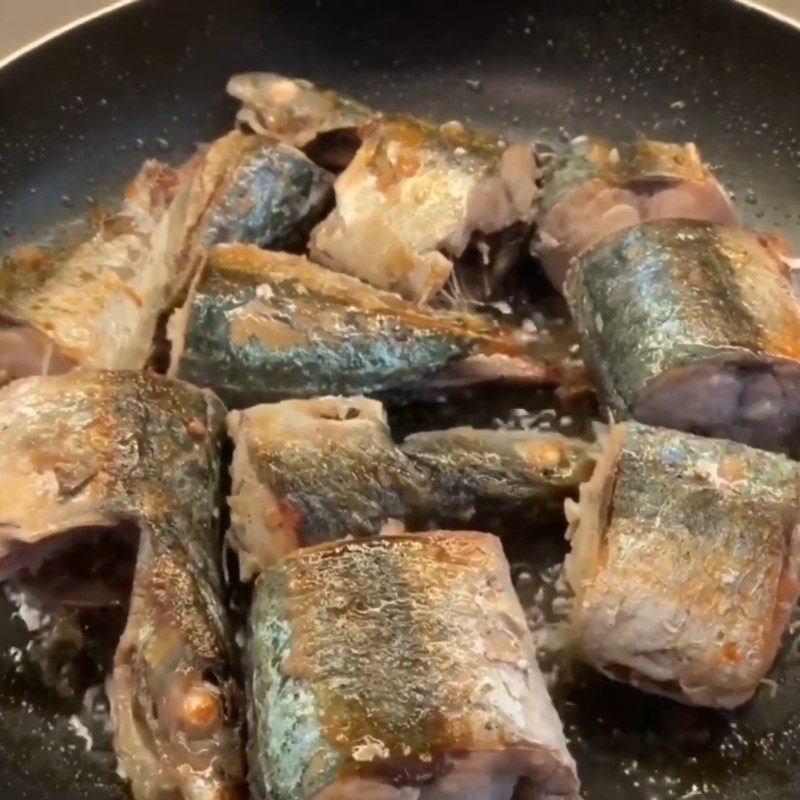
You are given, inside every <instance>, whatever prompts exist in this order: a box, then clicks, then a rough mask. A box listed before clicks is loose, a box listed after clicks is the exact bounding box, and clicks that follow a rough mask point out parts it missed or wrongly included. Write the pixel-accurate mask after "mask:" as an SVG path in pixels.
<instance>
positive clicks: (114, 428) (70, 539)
mask: <svg viewBox="0 0 800 800" xmlns="http://www.w3.org/2000/svg"><path fill="white" fill-rule="evenodd" d="M217 406H219V403H218V401H216V399H215V398H213V397H212V395H211V394H210V392H205V391H202V390H200V389H196V388H194V387H191V386H188V385H187V384H183V383H179V382H177V381H169V380H167V379H165V378H162V377H159V376H155V375H148V374H146V373H139V372H132V371H119V372H116V371H93V370H73V371H72V372H70V373H67V374H64V375H53V376H47V377H30V378H23V379H20V380H18V381H15V382H13V383H11V384H9V385H8V386H6V387H4V388H3V389H1V390H0V474H1V475H2V476H3V480H2V482H0V509H2V510H1V511H0V580H8V579H9V578H12V577H13V578H15V579H17V580H18V581H20V582H22V583H23V584H24V585H25V586H26V587H29V588H30V589H31V590H32V591H34V592H35V593H37V594H42V593H46V595H47V596H48V597H49V598H52V599H54V600H57V601H58V603H59V604H63V605H77V606H84V605H107V604H111V603H116V604H122V605H125V604H127V601H128V596H129V594H130V580H131V577H132V573H133V566H134V563H135V560H136V550H137V547H138V541H139V536H140V528H139V524H138V522H137V520H139V519H141V518H144V517H146V516H147V513H148V508H149V507H150V506H151V505H152V503H153V502H154V498H155V496H156V495H155V492H156V490H158V492H159V493H160V492H161V491H162V489H163V487H165V486H166V487H167V490H166V491H167V495H166V501H168V502H169V504H170V514H171V515H172V516H173V517H174V516H177V515H178V514H179V513H184V511H185V510H186V509H191V508H192V507H193V506H194V505H196V504H197V503H198V502H199V499H198V496H197V494H196V493H198V492H202V491H204V490H205V489H206V488H207V487H206V485H205V484H204V483H202V482H200V483H198V482H196V481H191V480H190V478H191V477H192V475H193V471H194V470H197V469H199V466H198V464H202V460H201V459H203V458H206V459H207V457H208V456H207V453H206V450H207V447H208V446H207V444H206V441H205V440H206V437H207V436H208V430H207V422H206V419H207V417H208V415H209V413H210V411H209V409H216V408H217ZM167 461H168V462H169V463H170V464H171V465H172V466H171V470H170V471H169V472H165V471H164V463H166V462H167ZM208 502H210V500H209V501H208Z"/></svg>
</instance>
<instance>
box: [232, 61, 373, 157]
mask: <svg viewBox="0 0 800 800" xmlns="http://www.w3.org/2000/svg"><path fill="white" fill-rule="evenodd" d="M228 94H230V95H231V96H232V97H234V98H236V99H237V100H239V101H240V102H241V103H242V107H241V109H240V110H239V113H238V115H237V117H236V119H237V121H238V122H239V123H240V124H241V125H242V126H243V127H245V128H246V129H248V130H251V131H255V132H256V133H261V134H264V135H266V136H271V137H274V138H276V139H278V140H279V141H281V142H285V143H286V144H289V145H292V146H294V147H297V148H300V149H301V150H304V151H305V152H306V153H307V154H308V155H309V156H310V157H311V158H312V159H313V160H314V161H316V162H317V163H320V164H322V166H325V167H328V168H330V169H334V170H337V171H338V170H342V169H344V168H345V167H346V166H347V164H348V163H349V162H350V160H351V159H352V157H353V155H354V154H355V151H356V150H357V149H358V146H359V144H360V143H361V140H360V137H359V133H358V129H359V128H360V127H361V125H363V124H364V123H365V122H367V120H369V119H371V118H372V117H373V116H375V112H373V111H372V110H371V109H370V108H368V107H367V106H365V105H363V104H362V103H359V102H358V101H356V100H353V99H352V98H350V97H346V96H345V95H340V94H338V93H337V92H334V91H331V90H329V89H320V88H319V87H317V86H315V85H314V84H313V83H311V82H310V81H306V80H303V79H301V78H287V77H285V76H284V75H276V74H275V73H272V72H247V73H243V74H241V75H234V76H233V77H232V78H231V79H230V81H228Z"/></svg>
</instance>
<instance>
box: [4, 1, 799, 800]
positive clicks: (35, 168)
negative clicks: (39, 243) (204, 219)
mask: <svg viewBox="0 0 800 800" xmlns="http://www.w3.org/2000/svg"><path fill="white" fill-rule="evenodd" d="M255 69H267V70H271V71H278V72H285V73H288V74H292V75H302V76H306V77H309V78H311V79H313V80H316V81H319V82H323V83H326V84H329V85H331V86H334V87H336V88H339V89H341V90H342V91H345V92H349V93H351V94H353V95H355V96H357V97H360V98H363V99H364V100H366V101H368V102H371V103H373V104H375V105H376V106H379V107H381V108H384V109H387V110H407V111H410V112H412V113H415V114H418V115H423V116H428V117H432V118H434V119H438V120H441V121H444V120H448V119H452V118H455V117H457V118H461V119H463V120H465V121H468V122H471V123H472V124H474V125H476V126H483V127H489V128H492V129H495V130H500V131H502V132H504V133H506V134H507V135H508V136H509V137H512V138H519V137H523V136H533V137H535V138H537V139H540V140H544V141H549V142H556V141H558V140H559V139H560V138H563V137H567V136H571V135H577V134H579V133H583V132H594V133H599V134H606V135H608V136H612V137H613V136H625V135H631V134H634V133H636V132H642V133H645V134H647V135H650V136H654V137H658V138H665V139H679V140H685V141H690V140H694V141H697V142H698V143H699V144H700V146H701V148H702V150H703V152H704V154H705V155H706V157H707V158H708V159H709V160H710V161H711V162H712V163H713V164H714V165H715V166H717V167H718V169H719V174H720V175H721V177H722V179H723V181H724V182H726V183H727V185H728V186H730V187H731V188H733V189H734V190H735V192H736V196H737V205H739V206H740V208H741V209H742V210H743V212H744V215H745V219H746V222H747V223H748V224H750V225H753V226H758V227H766V228H779V229H782V230H783V231H784V232H785V233H786V234H788V235H789V237H790V239H792V240H793V242H794V244H795V246H798V245H800V238H798V237H797V236H796V235H795V231H796V229H797V228H798V225H797V223H798V213H800V141H798V135H800V88H798V87H800V83H798V80H797V76H798V75H800V32H798V31H796V30H793V29H790V28H788V27H785V26H783V25H781V24H779V23H778V22H777V21H775V20H773V19H771V18H768V17H766V16H763V15H762V14H760V13H758V12H756V11H753V10H752V9H749V8H747V7H743V6H737V5H735V4H733V3H731V2H729V0H664V1H663V2H660V1H659V0H569V2H567V0H539V2H522V1H521V0H494V2H491V3H486V2H483V3H478V2H473V1H472V0H462V2H460V3H457V4H455V3H433V2H430V1H429V0H428V1H427V2H419V1H418V0H404V2H402V3H397V4H395V3H393V2H382V3H381V2H375V0H351V1H350V2H344V1H342V2H337V0H286V1H284V0H272V1H271V2H265V0H226V2H224V3H219V2H217V0H161V2H156V1H155V0H153V1H152V2H151V1H149V0H143V2H141V3H137V4H134V5H132V6H128V7H125V8H123V9H121V10H118V11H116V12H115V13H113V14H110V15H108V16H104V17H101V18H98V19H96V20H94V21H92V22H91V23H89V24H87V25H84V26H81V27H79V28H76V29H74V30H72V31H70V32H68V33H67V34H65V35H64V36H62V37H59V38H58V39H55V40H53V41H51V42H49V43H47V44H46V45H45V46H43V47H41V48H38V49H36V50H34V51H32V52H30V53H28V54H26V55H25V56H23V57H22V58H20V59H18V60H16V61H14V62H12V63H11V64H10V65H8V66H7V67H5V69H3V70H2V71H1V72H0V254H2V252H3V251H7V250H8V249H10V248H12V247H14V246H16V245H19V244H22V243H24V242H27V241H30V240H31V239H35V238H36V237H38V236H41V235H42V234H43V233H44V232H45V231H46V230H47V229H48V228H50V227H51V226H53V225H54V224H56V223H58V222H59V221H66V220H69V219H73V218H75V217H76V216H79V215H82V214H85V213H87V212H88V211H89V209H90V208H91V206H92V205H93V204H94V203H95V202H99V203H101V204H102V203H103V202H104V201H106V200H108V199H110V198H113V197H114V196H118V194H119V192H120V190H121V187H122V186H123V184H124V182H125V180H126V179H127V178H128V177H129V176H130V175H131V174H132V173H133V172H134V171H135V169H136V167H137V165H138V164H139V163H140V162H141V161H142V160H143V159H144V158H145V157H148V156H154V157H158V158H161V159H167V160H171V161H174V162H177V161H180V160H181V159H183V158H185V157H186V156H188V155H189V154H190V152H191V151H192V150H193V148H194V146H195V144H196V143H198V142H203V141H208V140H209V139H211V138H213V137H214V136H216V135H219V134H220V133H222V132H223V131H225V130H226V129H227V128H229V127H230V125H231V121H232V118H233V112H234V105H233V104H232V102H230V101H229V100H228V99H226V98H225V96H224V92H223V89H224V85H225V82H226V79H227V77H228V76H229V75H230V74H232V73H234V72H238V71H243V70H255ZM1 513H2V512H0V514H1ZM521 534H524V532H521ZM552 538H554V539H555V538H557V535H554V536H553V537H552ZM509 556H510V558H511V561H512V563H513V564H514V565H515V575H516V576H517V578H518V587H519V589H520V592H521V594H522V596H523V600H526V601H531V600H532V598H533V597H534V595H535V594H536V592H537V589H538V583H537V581H538V578H537V575H538V572H539V570H540V569H541V568H542V566H545V565H547V564H548V563H552V562H553V561H554V560H556V559H557V558H558V557H559V553H558V548H557V547H555V546H553V545H552V543H550V542H548V541H545V537H544V536H543V535H539V534H537V535H536V536H535V537H534V536H533V535H531V534H529V535H528V537H527V538H526V537H524V536H523V535H520V536H519V537H518V539H517V540H514V541H511V542H510V543H509ZM23 616H27V617H28V618H29V617H30V615H29V614H28V615H24V614H23ZM28 621H29V622H30V619H28ZM790 638H791V637H789V639H790ZM29 639H30V634H29V633H28V632H27V630H26V625H25V624H24V622H23V619H21V617H20V615H19V613H17V612H16V605H15V604H14V603H13V602H7V601H6V600H5V599H2V600H0V797H1V798H3V800H78V799H79V798H80V800H116V798H122V797H125V792H124V790H123V789H122V787H121V784H120V783H119V781H118V780H117V779H116V777H115V775H114V759H113V756H112V755H111V753H110V751H109V749H108V742H107V741H106V738H107V737H104V735H103V733H102V730H101V729H100V728H101V726H99V723H97V724H95V725H94V726H93V724H92V720H91V719H90V716H89V715H87V713H86V711H85V709H82V707H81V702H80V701H79V700H71V699H69V698H67V699H64V698H61V697H59V695H58V693H57V692H56V691H55V690H49V689H43V688H41V678H40V676H39V674H38V672H37V671H36V669H35V668H34V667H33V666H31V665H30V663H29V658H28V656H27V654H26V653H25V650H26V647H27V645H28V642H29ZM772 677H773V678H774V679H775V681H776V685H771V684H770V685H765V687H764V688H763V690H762V691H761V692H760V693H759V696H758V697H757V699H756V700H755V701H754V702H753V703H752V704H751V705H749V706H748V707H747V708H746V709H744V710H743V711H740V712H737V713H735V714H731V715H727V716H722V715H719V714H715V713H706V712H699V711H694V710H690V709H685V708H682V707H679V706H677V705H673V704H671V703H668V702H664V701H660V700H656V699H653V698H649V697H646V696H644V695H641V694H638V693H636V692H634V691H633V690H629V689H627V688H625V687H622V686H615V685H611V684H610V683H607V682H605V681H603V680H601V679H599V678H597V677H594V676H582V675H577V676H574V677H573V678H572V679H571V680H569V681H561V682H559V683H558V684H557V685H556V687H555V689H554V694H555V697H556V701H557V704H558V706H559V710H560V712H561V714H562V717H563V718H564V720H565V723H566V726H567V732H568V735H569V737H570V739H571V745H572V749H573V752H574V754H575V755H576V758H577V760H578V762H579V768H580V771H581V777H582V779H583V782H584V785H585V795H586V797H587V798H589V799H590V800H611V799H612V798H613V799H614V800H616V799H617V798H621V799H622V800H662V798H663V799H664V800H667V799H670V800H677V798H683V799H684V800H689V798H714V799H715V800H716V799H719V800H723V799H724V800H751V799H753V798H763V800H790V798H791V799H792V800H796V798H797V797H799V796H800V776H799V775H798V769H797V764H796V760H797V759H796V753H798V752H800V657H798V656H797V654H796V653H795V652H794V648H792V647H791V646H790V647H787V652H786V653H785V654H784V656H783V657H782V661H781V663H780V664H779V666H778V668H777V669H776V670H775V674H774V675H773V676H772ZM95 681H96V677H95ZM84 724H86V725H88V727H89V729H90V733H91V735H92V736H93V737H94V740H95V747H94V748H93V749H91V750H87V747H86V743H85V741H84V738H82V736H83V737H85V736H86V731H85V730H84V729H83V727H82V726H83V725H84Z"/></svg>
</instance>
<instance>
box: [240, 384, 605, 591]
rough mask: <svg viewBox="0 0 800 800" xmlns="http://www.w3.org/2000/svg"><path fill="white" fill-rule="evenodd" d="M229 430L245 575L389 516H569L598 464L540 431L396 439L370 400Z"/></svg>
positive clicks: (409, 521)
mask: <svg viewBox="0 0 800 800" xmlns="http://www.w3.org/2000/svg"><path fill="white" fill-rule="evenodd" d="M228 433H229V435H230V437H231V439H233V442H234V445H235V449H234V456H233V465H232V469H231V478H232V487H231V497H230V498H229V505H230V509H231V528H230V532H229V537H228V538H229V541H230V543H231V544H232V546H233V548H234V549H235V550H236V552H237V553H238V555H239V559H240V564H241V568H240V572H241V574H242V575H243V576H244V577H245V578H246V579H247V578H251V577H252V576H253V575H254V574H256V573H259V572H263V571H264V570H265V569H267V568H268V567H269V566H271V565H272V564H274V563H275V562H276V561H277V560H278V559H280V558H281V557H282V556H284V555H286V554H287V553H290V552H292V551H293V550H296V549H297V548H299V547H308V546H311V545H316V544H320V543H322V542H326V541H331V540H334V539H341V538H344V537H346V536H372V535H375V534H378V533H379V532H381V530H382V529H383V528H384V526H386V525H387V524H390V523H391V522H392V521H396V522H397V523H399V527H400V528H401V529H403V528H405V529H406V530H410V531H419V530H425V529H427V528H430V527H432V526H435V525H439V524H441V523H448V524H452V523H461V524H464V523H471V522H473V521H474V518H475V517H476V515H482V513H483V512H490V516H491V518H492V519H494V520H504V519H505V520H508V519H512V518H513V519H514V521H515V523H516V524H517V525H519V524H520V523H521V521H522V524H528V523H541V522H551V521H555V520H563V503H564V499H565V498H566V497H569V496H577V490H578V486H579V485H580V484H581V483H582V482H583V481H584V480H586V479H587V478H588V476H589V474H590V473H591V468H592V464H593V460H592V459H593V452H592V447H591V446H590V445H589V444H587V443H586V442H583V441H580V440H577V439H568V438H566V437H564V436H560V435H559V434H547V433H539V432H523V431H493V430H476V429H474V428H455V429H453V430H446V431H434V432H428V433H419V434H415V435H413V436H410V437H409V438H408V439H406V441H405V442H404V443H403V444H402V445H399V446H398V445H396V444H395V443H394V442H393V441H392V438H391V434H390V431H389V427H388V425H387V423H386V415H385V412H384V410H383V407H382V406H381V404H380V403H378V402H377V401H375V400H367V399H366V398H363V397H319V398H315V399H313V400H286V401H284V402H282V403H275V404H273V405H260V406H255V407H254V408H248V409H247V410H245V411H233V412H231V413H230V414H229V416H228ZM483 519H484V517H483V516H481V520H483Z"/></svg>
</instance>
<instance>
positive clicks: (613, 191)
mask: <svg viewBox="0 0 800 800" xmlns="http://www.w3.org/2000/svg"><path fill="white" fill-rule="evenodd" d="M678 218H685V219H695V220H701V221H705V222H715V223H718V224H721V225H734V226H735V225H738V224H739V219H738V216H737V213H736V211H735V210H734V208H733V205H732V204H731V200H730V196H729V195H728V193H727V192H726V191H725V189H724V188H723V186H722V185H721V184H720V183H719V181H718V180H717V179H716V178H715V177H714V175H713V174H712V173H711V171H710V169H709V168H708V167H707V166H706V165H705V164H704V163H703V160H702V158H701V156H700V153H699V152H698V150H697V148H696V147H695V145H693V144H685V145H680V144H673V143H670V142H657V141H651V140H648V139H644V138H641V137H640V138H638V139H636V140H634V141H632V142H619V143H612V142H609V141H606V140H604V139H598V138H595V137H588V136H582V137H580V138H578V139H575V140H574V141H573V142H572V143H571V144H570V146H569V148H568V149H567V151H566V152H563V153H560V154H557V155H556V156H555V157H554V158H553V159H552V161H551V162H550V164H549V165H548V167H547V168H546V169H545V178H544V187H543V189H542V198H541V207H540V211H539V231H538V233H539V235H538V238H537V240H536V241H535V243H534V252H535V254H536V255H538V256H539V258H540V259H541V262H542V266H543V268H544V270H545V272H546V274H547V276H548V278H549V279H550V281H551V283H552V284H553V286H554V287H555V288H556V289H558V290H559V291H560V290H561V289H562V287H563V285H564V280H565V279H566V275H567V270H568V269H569V267H570V264H571V263H572V261H573V260H574V259H575V258H576V257H577V256H579V255H581V254H582V253H583V252H584V251H586V250H588V249H589V248H590V247H592V246H593V245H594V244H596V243H597V242H599V241H600V240H601V239H603V238H604V237H606V236H610V235H611V234H614V233H617V232H619V231H621V230H623V229H625V228H628V227H631V226H633V225H638V224H639V223H641V222H645V221H647V220H654V219H678Z"/></svg>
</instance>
